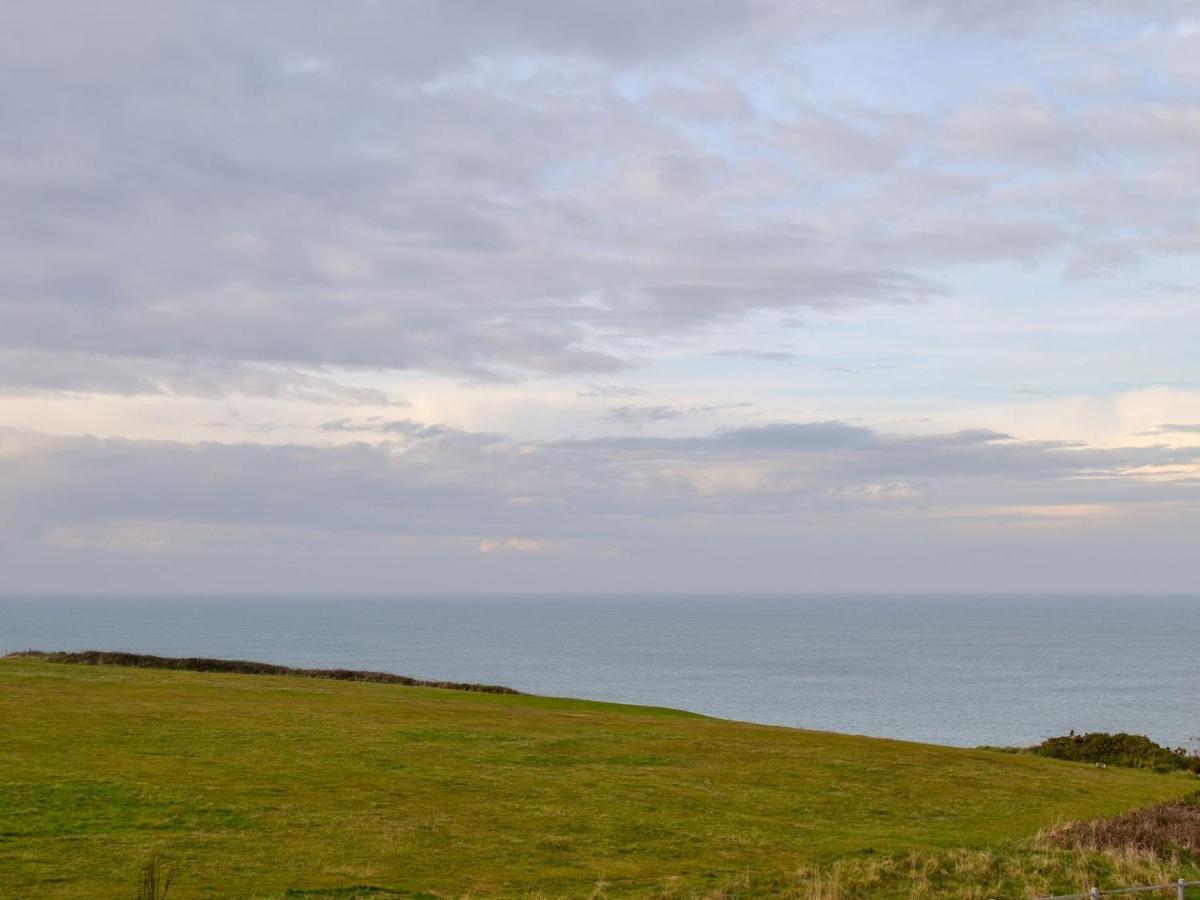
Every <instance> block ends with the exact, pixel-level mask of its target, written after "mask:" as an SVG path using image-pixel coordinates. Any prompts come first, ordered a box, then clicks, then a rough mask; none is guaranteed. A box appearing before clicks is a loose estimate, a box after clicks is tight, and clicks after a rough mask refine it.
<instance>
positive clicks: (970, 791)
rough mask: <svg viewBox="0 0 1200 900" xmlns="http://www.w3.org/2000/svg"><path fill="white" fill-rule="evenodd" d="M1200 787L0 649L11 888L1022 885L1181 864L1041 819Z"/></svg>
mask: <svg viewBox="0 0 1200 900" xmlns="http://www.w3.org/2000/svg"><path fill="white" fill-rule="evenodd" d="M1195 787H1196V780H1195V779H1194V778H1190V777H1187V776H1183V775H1171V776H1165V775H1156V774H1153V773H1150V772H1143V771H1135V770H1118V769H1113V768H1109V769H1097V768H1095V767H1091V766H1084V765H1080V764H1076V763H1069V762H1062V761H1058V760H1051V759H1044V758H1040V757H1036V756H1028V755H1013V754H1003V753H995V752H991V751H986V750H960V749H952V748H946V747H936V746H929V745H920V744H910V743H903V742H898V741H886V740H876V739H869V738H860V737H850V736H846V735H837V734H828V733H823V732H811V731H798V730H792V729H785V728H770V727H766V726H757V725H749V724H743V723H737V722H729V721H724V720H718V719H710V718H705V717H702V716H697V715H692V714H689V713H684V712H679V711H675V710H668V709H658V708H651V707H631V706H621V705H617V704H609V703H590V702H584V701H576V700H564V699H555V698H547V697H534V696H522V695H509V694H492V693H470V692H462V691H452V690H443V689H436V688H423V687H406V686H399V685H392V684H374V683H364V682H355V681H330V680H319V679H311V678H296V677H290V676H271V675H241V674H224V673H212V672H190V671H177V670H172V669H146V668H121V667H115V666H104V665H88V666H80V665H67V664H62V663H54V662H48V661H45V660H40V659H7V660H0V896H3V897H38V898H49V897H71V898H77V897H89V898H108V897H112V898H132V897H135V896H137V890H138V878H139V872H141V871H142V870H143V867H144V866H145V864H146V862H147V860H148V859H152V858H155V859H158V860H160V861H161V864H162V865H163V866H165V867H169V868H170V870H171V871H172V872H173V873H174V876H175V877H174V881H173V883H172V885H171V898H172V900H177V898H187V897H214V896H219V897H260V898H281V897H306V898H316V897H341V898H349V897H382V896H388V897H410V898H414V897H468V896H469V897H476V898H480V897H526V896H528V897H590V896H595V897H627V896H630V897H681V898H682V897H743V896H746V897H749V896H789V897H796V898H812V900H817V898H820V900H834V898H860V897H873V896H880V897H885V896H894V897H909V896H914V897H916V896H926V897H935V896H938V897H940V896H945V897H971V896H977V897H984V896H998V895H999V894H998V892H999V891H1001V890H1003V891H1009V892H1010V893H1011V896H1024V895H1025V892H1026V891H1027V890H1028V889H1032V888H1034V887H1040V888H1044V889H1045V888H1049V889H1062V890H1066V889H1071V890H1078V889H1079V888H1080V882H1079V880H1078V879H1080V878H1083V877H1088V878H1110V877H1129V878H1132V877H1134V876H1136V875H1150V874H1155V873H1158V872H1160V871H1161V872H1162V873H1163V874H1165V875H1168V876H1169V877H1171V878H1175V877H1178V874H1177V873H1176V869H1179V868H1180V867H1181V866H1182V867H1184V868H1185V869H1187V872H1191V871H1193V869H1190V868H1187V867H1188V866H1190V864H1191V863H1190V858H1189V857H1186V856H1185V857H1181V858H1180V859H1179V860H1175V859H1172V858H1169V857H1164V856H1163V854H1162V853H1157V852H1152V851H1149V850H1139V849H1137V848H1133V849H1128V850H1122V849H1121V848H1112V847H1099V846H1086V847H1084V846H1063V845H1061V842H1060V843H1058V844H1056V843H1054V841H1053V840H1050V839H1048V838H1046V837H1043V838H1041V839H1039V838H1038V837H1037V835H1038V834H1039V832H1043V831H1046V830H1047V829H1050V828H1051V827H1052V826H1056V825H1057V826H1061V825H1062V823H1065V822H1068V821H1070V820H1082V819H1091V818H1094V817H1096V816H1102V815H1111V814H1117V813H1120V812H1123V811H1125V810H1128V809H1131V808H1134V807H1139V806H1145V805H1148V804H1153V803H1157V802H1163V801H1170V800H1174V799H1177V798H1179V797H1181V796H1183V795H1184V794H1187V793H1189V792H1190V791H1192V790H1194V788H1195ZM1046 833H1047V834H1052V833H1053V832H1049V831H1047V832H1046ZM1122 854H1124V855H1122ZM1172 867H1174V868H1172ZM1168 869H1170V871H1167V870H1168ZM1187 872H1185V873H1184V874H1187Z"/></svg>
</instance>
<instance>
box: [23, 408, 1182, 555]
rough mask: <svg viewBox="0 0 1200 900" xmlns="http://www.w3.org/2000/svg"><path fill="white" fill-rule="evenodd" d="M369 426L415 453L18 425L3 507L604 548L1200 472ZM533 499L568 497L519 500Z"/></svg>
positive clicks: (1029, 445) (1123, 494) (1133, 491)
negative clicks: (810, 515)
mask: <svg viewBox="0 0 1200 900" xmlns="http://www.w3.org/2000/svg"><path fill="white" fill-rule="evenodd" d="M356 424H365V425H366V430H371V428H372V425H374V426H376V427H375V428H374V430H376V431H377V432H379V433H382V434H386V433H394V434H396V435H397V436H398V437H401V438H403V439H404V443H403V444H396V443H390V442H384V443H380V444H366V443H357V442H352V443H346V444H342V445H338V446H334V447H324V448H312V447H299V446H266V445H256V444H205V445H198V446H194V445H185V444H176V443H169V442H151V441H128V440H117V439H108V440H99V439H94V438H60V437H48V436H37V435H29V434H24V433H20V432H13V431H11V430H3V431H0V449H2V450H3V452H2V453H0V507H2V508H3V509H4V511H5V520H6V521H7V522H9V523H10V526H12V527H16V525H15V523H22V524H21V525H20V528H21V529H23V530H24V531H26V532H30V533H35V534H36V533H40V530H41V529H44V528H47V527H52V526H78V525H88V524H89V523H95V522H106V521H172V522H197V523H206V524H231V525H254V526H272V527H274V526H287V527H303V528H310V529H318V530H320V529H325V530H330V531H335V532H337V531H347V530H348V531H376V532H381V533H395V534H406V535H437V534H443V535H460V536H465V537H478V536H488V535H494V534H497V533H499V534H522V535H525V534H528V535H539V536H547V537H554V538H564V539H566V538H573V537H580V536H583V537H590V538H597V539H598V538H605V537H609V538H611V537H613V536H614V533H615V532H614V531H613V529H614V524H613V523H614V521H615V520H614V519H613V517H625V518H626V519H628V521H629V522H637V521H643V522H644V523H645V522H650V521H655V520H661V519H663V518H664V517H667V518H670V517H672V516H686V515H692V514H704V515H715V516H738V515H747V514H752V515H788V514H791V513H795V512H797V511H800V510H805V509H808V510H814V511H819V510H826V511H830V510H836V509H837V508H839V507H840V506H841V505H842V504H843V501H844V500H845V499H846V498H847V497H852V498H853V497H855V496H857V495H861V494H862V493H863V491H862V486H863V485H897V484H903V485H912V486H914V487H913V494H914V495H917V494H919V496H920V503H922V504H924V505H930V504H932V505H934V506H949V507H951V508H952V507H955V506H960V505H962V504H964V503H968V504H969V503H991V504H1002V505H1004V506H1006V507H1008V506H1014V505H1020V504H1044V503H1064V502H1071V503H1084V502H1086V503H1093V504H1094V503H1106V502H1116V501H1128V500H1131V499H1136V498H1139V497H1140V498H1142V499H1146V500H1148V499H1154V498H1158V499H1160V500H1161V499H1170V498H1173V496H1174V495H1173V493H1172V491H1173V488H1172V486H1171V485H1169V484H1162V483H1156V482H1148V481H1145V480H1141V479H1138V478H1136V477H1132V476H1129V475H1126V474H1125V473H1126V472H1127V471H1128V470H1130V469H1132V468H1135V467H1138V466H1145V465H1166V464H1174V465H1196V464H1197V463H1200V452H1198V451H1197V449H1196V448H1192V449H1190V450H1169V449H1166V448H1161V447H1159V448H1117V449H1111V450H1096V449H1089V448H1085V447H1076V446H1067V445H1061V444H1047V443H1035V442H1019V441H1013V440H1011V439H1009V438H1007V437H1006V436H1004V435H1000V434H995V433H992V432H961V433H957V434H947V435H926V436H917V437H901V436H895V435H887V434H882V433H878V432H874V431H871V430H869V429H866V428H861V427H856V426H851V425H846V424H843V423H838V422H823V423H803V424H779V425H772V426H759V427H748V428H740V429H735V430H730V431H725V432H719V433H716V434H714V435H712V436H709V437H699V438H674V439H671V438H625V439H606V440H595V441H575V442H570V441H568V442H543V443H529V442H521V443H516V442H513V441H511V440H510V439H505V438H503V437H500V436H493V435H476V434H468V433H463V432H456V431H454V430H452V429H444V428H439V427H436V426H433V427H425V426H418V425H414V424H413V423H409V422H399V423H391V422H387V421H383V420H378V421H375V422H374V423H372V422H366V423H334V424H333V425H332V426H331V428H332V430H338V431H340V430H354V428H355V427H356ZM1085 475H1086V476H1088V477H1087V478H1081V477H1080V476H1085ZM877 493H878V492H877ZM882 493H884V494H886V493H887V492H886V491H883V492H882ZM893 493H895V492H893ZM529 497H538V498H549V499H551V500H552V499H554V498H561V501H562V502H561V503H560V502H543V503H536V504H527V503H521V502H517V500H519V499H520V498H529ZM908 502H913V501H912V499H911V498H910V499H909V501H908ZM629 517H632V519H629ZM625 527H632V526H628V525H627V526H622V528H625ZM617 531H618V532H619V531H620V529H617Z"/></svg>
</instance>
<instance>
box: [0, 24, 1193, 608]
mask: <svg viewBox="0 0 1200 900" xmlns="http://www.w3.org/2000/svg"><path fill="white" fill-rule="evenodd" d="M4 18H5V27H4V28H3V29H0V117H2V119H0V121H2V122H3V128H0V232H2V235H3V239H2V240H0V592H71V591H88V592H238V591H305V592H310V591H311V592H317V591H335V592H336V591H342V592H358V591H362V592H375V591H386V592H417V591H419V592H429V591H447V592H461V591H470V592H488V591H497V592H535V591H536V592H564V591H578V592H605V591H612V592H642V591H683V592H687V591H754V592H760V591H761V592H796V593H803V592H830V591H848V592H859V591H864V592H865V591H887V592H925V591H948V592H964V591H970V592H1038V591H1068V592H1095V591H1121V592H1176V591H1179V592H1187V591H1195V590H1196V589H1197V585H1198V584H1200V581H1198V579H1197V574H1196V573H1197V559H1198V554H1197V550H1196V547H1197V545H1198V544H1200V0H1186V2H1184V0H1180V2H1172V0H1157V2H1144V0H1137V2H1135V0H1090V2H1075V0H1004V2H999V0H859V2H854V3H845V2H830V0H610V2H599V0H556V2H554V3H546V2H535V0H428V2H426V0H396V2H376V0H347V2H345V3H338V4H330V3H326V2H317V0H295V2H286V3H285V2H260V0H236V2H223V0H215V2H214V0H194V2H193V0H169V2H162V0H112V2H106V3H99V4H83V3H77V2H65V0H42V2H39V3H24V4H12V5H10V7H9V8H8V9H6V11H5V15H4Z"/></svg>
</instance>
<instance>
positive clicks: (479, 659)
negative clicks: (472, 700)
mask: <svg viewBox="0 0 1200 900" xmlns="http://www.w3.org/2000/svg"><path fill="white" fill-rule="evenodd" d="M30 647H32V648H38V649H85V648H93V649H110V650H130V651H141V652H149V653H161V654H166V655H173V656H184V655H189V656H215V657H236V658H241V659H257V660H267V661H271V662H278V663H285V664H289V665H296V666H341V667H345V668H364V669H382V670H386V671H391V672H400V673H403V674H408V675H416V676H420V677H428V678H444V679H452V680H464V681H485V682H495V683H500V684H507V685H511V686H512V687H516V688H518V689H521V690H524V691H531V692H534V693H539V694H557V695H564V696H573V697H588V698H594V699H602V700H619V701H625V702H630V703H648V704H659V705H665V706H675V707H682V708H685V709H691V710H695V711H698V712H704V713H709V714H712V715H717V716H725V717H729V718H735V719H745V720H750V721H756V722H769V723H776V724H782V725H797V726H803V727H807V728H820V729H828V730H832V731H843V732H852V733H858V734H871V735H883V736H887V737H896V738H906V739H912V740H920V741H933V742H937V743H943V744H958V745H964V746H969V745H975V744H984V743H987V744H1017V743H1020V744H1028V743H1032V742H1035V741H1038V740H1040V739H1041V738H1043V737H1046V736H1047V735H1051V734H1062V733H1065V732H1066V731H1067V730H1068V729H1071V728H1074V729H1075V730H1076V731H1089V730H1103V731H1118V730H1124V731H1133V732H1140V733H1144V734H1149V735H1150V736H1151V737H1153V738H1154V739H1156V740H1158V741H1160V742H1163V743H1170V744H1171V745H1172V746H1174V745H1178V744H1185V745H1186V744H1189V743H1190V742H1192V740H1193V738H1194V736H1195V735H1197V734H1200V652H1197V651H1198V649H1200V597H1188V598H1183V597H1175V598H1161V597H1156V598H1138V597H1097V598H1083V597H944V596H943V597H849V596H839V597H811V596H805V597H737V596H726V597H711V596H704V597H683V596H672V597H663V596H654V597H628V596H625V597H581V596H570V597H558V598H551V597H535V598H529V597H522V598H517V597H495V596H493V597H432V596H431V597H413V596H406V597H389V598H384V597H330V596H323V597H264V596H245V597H196V596H188V597H182V596H176V597H139V598H120V599H117V598H112V597H69V598H66V597H19V598H11V597H10V598H0V652H7V651H10V650H20V649H26V648H30Z"/></svg>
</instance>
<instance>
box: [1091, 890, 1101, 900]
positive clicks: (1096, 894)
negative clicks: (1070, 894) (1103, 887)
mask: <svg viewBox="0 0 1200 900" xmlns="http://www.w3.org/2000/svg"><path fill="white" fill-rule="evenodd" d="M1092 900H1100V888H1092Z"/></svg>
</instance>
